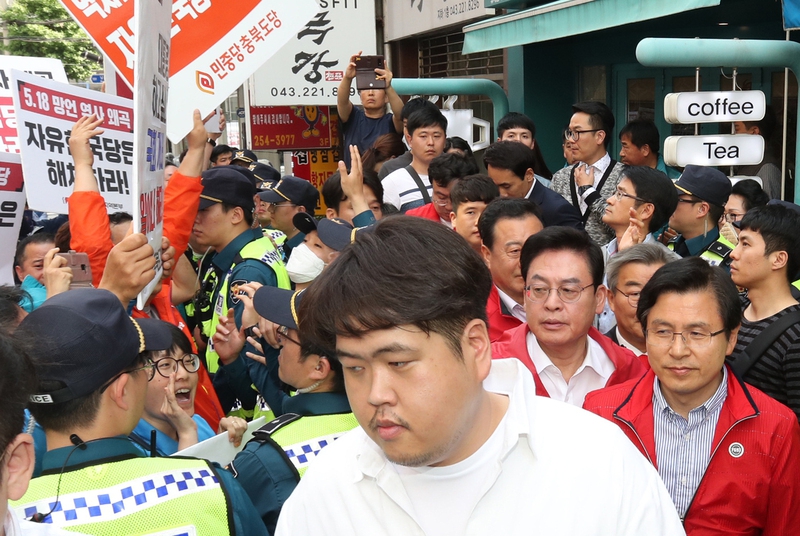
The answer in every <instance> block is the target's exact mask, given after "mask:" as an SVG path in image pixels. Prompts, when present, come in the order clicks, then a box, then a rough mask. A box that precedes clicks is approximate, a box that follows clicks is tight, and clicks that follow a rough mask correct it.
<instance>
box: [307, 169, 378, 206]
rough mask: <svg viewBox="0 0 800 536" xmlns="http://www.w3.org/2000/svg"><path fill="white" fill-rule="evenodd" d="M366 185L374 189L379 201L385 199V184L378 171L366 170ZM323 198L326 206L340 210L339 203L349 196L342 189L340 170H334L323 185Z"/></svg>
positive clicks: (373, 191)
mask: <svg viewBox="0 0 800 536" xmlns="http://www.w3.org/2000/svg"><path fill="white" fill-rule="evenodd" d="M364 186H366V187H367V188H369V189H370V190H372V193H373V194H375V198H376V199H377V200H378V201H380V202H382V201H383V184H382V183H381V181H380V179H379V178H378V174H377V173H375V172H374V171H369V170H364ZM322 200H323V202H324V203H325V206H326V207H328V208H332V209H333V210H335V211H336V212H339V205H341V204H342V202H344V201H347V196H346V195H344V191H343V190H342V176H341V175H339V172H338V171H334V172H333V173H332V174H331V176H330V177H328V178H327V179H326V180H325V183H324V184H323V185H322Z"/></svg>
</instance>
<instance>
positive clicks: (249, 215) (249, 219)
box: [220, 203, 254, 227]
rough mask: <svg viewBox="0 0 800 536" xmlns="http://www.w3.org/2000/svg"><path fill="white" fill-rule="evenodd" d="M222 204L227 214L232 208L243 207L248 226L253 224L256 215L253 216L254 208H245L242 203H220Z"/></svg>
mask: <svg viewBox="0 0 800 536" xmlns="http://www.w3.org/2000/svg"><path fill="white" fill-rule="evenodd" d="M220 206H221V207H222V212H224V213H225V214H227V213H228V212H230V211H231V210H233V209H235V208H240V209H242V213H243V214H244V221H245V222H247V225H248V226H250V227H252V226H253V217H254V216H253V211H252V210H247V209H246V208H244V207H242V206H240V205H231V204H230V203H220Z"/></svg>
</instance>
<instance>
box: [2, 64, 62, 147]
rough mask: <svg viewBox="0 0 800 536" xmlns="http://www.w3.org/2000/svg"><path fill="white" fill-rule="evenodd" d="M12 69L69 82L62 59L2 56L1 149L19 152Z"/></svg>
mask: <svg viewBox="0 0 800 536" xmlns="http://www.w3.org/2000/svg"><path fill="white" fill-rule="evenodd" d="M11 69H17V70H19V71H25V72H27V73H30V74H32V75H35V76H37V77H40V78H47V79H49V80H55V81H57V82H63V83H64V84H66V83H67V74H66V73H65V72H64V65H63V64H62V63H61V60H56V59H53V58H29V57H25V56H0V151H5V152H9V153H18V152H19V137H18V135H17V118H16V116H15V115H14V102H13V100H12V97H11V95H12V94H13V93H14V91H13V88H12V84H11Z"/></svg>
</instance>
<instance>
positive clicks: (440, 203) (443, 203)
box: [433, 199, 450, 207]
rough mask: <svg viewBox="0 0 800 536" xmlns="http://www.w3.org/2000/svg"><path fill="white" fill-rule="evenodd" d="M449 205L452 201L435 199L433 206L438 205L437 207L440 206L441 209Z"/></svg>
mask: <svg viewBox="0 0 800 536" xmlns="http://www.w3.org/2000/svg"><path fill="white" fill-rule="evenodd" d="M448 203H450V199H445V200H440V199H434V200H433V204H434V205H436V206H439V207H446V206H447V205H448Z"/></svg>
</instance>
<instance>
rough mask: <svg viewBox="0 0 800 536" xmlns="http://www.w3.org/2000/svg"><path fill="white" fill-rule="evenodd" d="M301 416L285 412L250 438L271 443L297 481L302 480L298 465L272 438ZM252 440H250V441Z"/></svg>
mask: <svg viewBox="0 0 800 536" xmlns="http://www.w3.org/2000/svg"><path fill="white" fill-rule="evenodd" d="M300 418H302V415H298V414H297V413H284V414H283V415H281V416H280V417H277V418H275V419H272V420H271V421H269V422H268V423H267V424H265V425H264V426H262V427H261V428H259V429H258V430H256V431H255V432H253V439H251V440H250V441H256V442H258V443H261V444H262V445H265V444H266V445H269V446H270V447H272V448H273V449H275V451H276V452H277V453H278V454H280V457H281V459H282V460H283V461H284V463H286V466H287V467H288V468H289V470H290V471H291V472H292V474H293V475H294V478H295V481H296V482H300V473H299V472H298V471H297V467H295V466H294V464H293V463H292V460H290V459H289V456H287V455H286V451H285V450H283V447H282V446H280V445H279V444H278V442H277V441H275V440H274V439H272V434H274V433H275V432H277V431H278V430H280V429H281V428H283V427H284V426H287V425H289V424H291V423H293V422H295V421H296V420H298V419H300ZM250 441H248V443H249V442H250ZM259 448H261V447H259ZM230 467H231V469H234V464H233V463H231V465H230ZM234 471H235V469H234Z"/></svg>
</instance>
